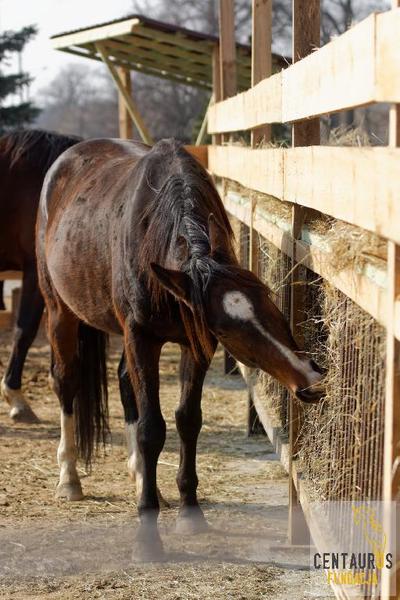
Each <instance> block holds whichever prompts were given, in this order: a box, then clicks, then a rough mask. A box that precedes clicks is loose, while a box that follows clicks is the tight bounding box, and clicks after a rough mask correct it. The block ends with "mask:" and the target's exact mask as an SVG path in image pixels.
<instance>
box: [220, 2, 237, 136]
mask: <svg viewBox="0 0 400 600" xmlns="http://www.w3.org/2000/svg"><path fill="white" fill-rule="evenodd" d="M219 44H220V53H219V60H220V82H221V100H225V99H226V98H229V97H230V96H234V95H235V94H236V92H237V72H236V41H235V10H234V1H233V0H219ZM230 138H231V135H230V134H223V135H222V141H223V142H227V141H229V139H230Z"/></svg>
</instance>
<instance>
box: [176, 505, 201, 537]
mask: <svg viewBox="0 0 400 600" xmlns="http://www.w3.org/2000/svg"><path fill="white" fill-rule="evenodd" d="M208 529H209V526H208V523H207V521H206V518H205V516H204V515H203V512H202V510H201V509H200V508H197V509H195V508H189V509H188V508H186V509H185V510H184V512H183V513H180V514H178V518H177V520H176V524H175V531H176V533H179V534H180V535H197V534H199V533H205V532H206V531H208Z"/></svg>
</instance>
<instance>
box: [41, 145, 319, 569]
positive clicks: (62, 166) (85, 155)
mask: <svg viewBox="0 0 400 600" xmlns="http://www.w3.org/2000/svg"><path fill="white" fill-rule="evenodd" d="M37 256H38V271H39V280H40V286H41V289H42V293H43V296H44V298H45V302H46V307H47V311H48V333H49V339H50V343H51V347H52V356H53V358H52V375H53V378H54V389H55V391H56V393H57V395H58V397H59V400H60V404H61V440H60V445H59V449H58V461H59V466H60V481H59V484H58V488H57V492H56V494H57V496H58V497H63V498H66V499H70V500H73V499H80V498H82V489H81V485H80V481H79V477H78V473H77V470H76V459H77V449H76V443H75V436H74V419H75V421H76V423H75V425H76V442H77V446H78V450H79V451H80V453H81V455H82V456H83V458H84V459H85V460H86V463H90V460H91V456H92V450H93V447H94V445H95V442H96V441H97V442H99V441H101V440H102V439H104V434H106V432H107V409H106V389H105V388H106V378H105V362H104V335H105V333H119V334H122V335H123V336H124V354H123V356H122V359H121V363H120V368H119V376H120V388H121V396H122V401H123V405H124V409H125V421H126V431H127V438H128V452H129V459H128V468H129V470H130V472H131V474H132V475H133V476H134V477H135V479H136V490H137V493H138V494H139V502H138V511H139V516H140V525H139V529H138V532H137V538H136V542H137V544H136V552H137V556H138V557H141V558H148V557H152V558H155V557H160V556H162V555H163V547H162V542H161V538H160V535H159V532H158V528H157V516H158V512H159V501H158V494H157V486H156V468H157V461H158V457H159V454H160V452H161V450H162V448H163V445H164V441H165V432H166V427H165V421H164V419H163V416H162V413H161V409H160V401H159V358H160V352H161V348H162V346H163V344H165V343H166V342H168V341H171V342H176V343H178V344H180V346H181V352H182V355H181V367H180V378H181V399H180V403H179V406H178V408H177V411H176V425H177V429H178V432H179V436H180V439H181V454H180V466H179V471H178V475H177V484H178V488H179V492H180V499H181V506H180V512H179V517H178V523H177V527H178V530H180V531H182V532H193V531H196V530H199V529H202V528H204V527H205V525H206V522H205V519H204V516H203V513H202V511H201V509H200V507H199V505H198V502H197V497H196V489H197V483H198V480H197V475H196V444H197V437H198V435H199V432H200V428H201V420H202V418H201V407H200V402H201V394H202V384H203V380H204V377H205V375H206V372H207V369H208V366H209V364H210V360H211V358H212V356H213V354H214V351H215V348H216V345H217V341H218V340H219V341H220V342H221V343H222V344H223V345H224V346H225V347H226V348H227V350H229V352H230V353H232V354H233V356H235V357H236V358H237V359H238V360H240V361H242V362H243V363H245V364H246V365H248V366H250V367H259V368H261V369H263V370H264V371H267V372H268V373H270V374H271V375H273V376H274V377H276V378H277V379H278V380H279V381H280V382H282V383H283V384H284V385H285V386H287V387H288V388H289V389H290V390H291V391H292V392H293V393H294V394H296V396H298V397H299V398H300V399H301V400H304V401H306V402H315V401H317V400H319V399H320V397H321V394H322V389H321V379H322V375H321V373H320V370H319V369H318V367H317V366H316V365H315V364H314V363H313V362H312V361H311V360H309V359H308V358H307V357H306V356H305V355H304V354H303V353H302V352H300V351H299V349H298V348H297V346H296V344H295V342H294V340H293V338H292V336H291V333H290V330H289V327H288V325H287V323H286V321H285V319H284V317H283V316H282V314H281V313H280V312H279V310H278V309H277V308H276V306H275V304H274V303H273V302H272V300H271V299H270V298H269V293H268V289H267V288H266V286H265V285H264V284H263V283H262V282H261V281H260V280H259V279H257V277H255V276H254V275H253V274H252V273H251V272H249V271H246V270H244V269H242V268H241V267H240V266H239V264H238V262H237V260H236V258H235V255H234V252H233V250H232V231H231V228H230V225H229V221H228V217H227V215H226V212H225V209H224V207H223V204H222V202H221V200H220V198H219V196H218V193H217V191H216V189H215V187H214V185H213V183H212V181H211V179H210V178H209V177H208V175H207V173H206V171H205V170H204V169H203V168H202V167H201V166H200V165H199V164H198V163H197V162H196V160H195V159H194V158H193V157H191V156H190V155H189V154H188V153H187V152H186V151H185V150H184V149H183V148H182V147H181V146H180V145H179V144H178V143H177V142H175V141H173V140H164V141H161V142H159V143H157V144H156V145H155V146H154V147H153V148H149V147H148V146H146V145H144V144H141V143H135V142H123V141H119V140H92V141H89V142H83V143H81V144H78V145H77V146H75V147H73V148H71V149H70V150H67V152H65V153H64V154H63V155H62V156H61V157H60V158H59V159H58V160H57V161H56V163H55V164H54V165H53V167H52V168H51V169H50V171H49V172H48V174H47V176H46V179H45V182H44V186H43V192H42V196H41V202H40V207H39V211H38V230H37ZM102 332H103V333H102ZM104 332H105V333H104Z"/></svg>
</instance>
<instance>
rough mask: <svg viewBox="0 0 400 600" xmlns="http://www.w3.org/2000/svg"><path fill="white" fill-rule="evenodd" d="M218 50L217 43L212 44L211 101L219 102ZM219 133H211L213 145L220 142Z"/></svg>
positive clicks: (219, 71) (219, 73) (219, 69)
mask: <svg viewBox="0 0 400 600" xmlns="http://www.w3.org/2000/svg"><path fill="white" fill-rule="evenodd" d="M219 55H220V50H219V44H216V45H215V46H214V50H213V54H212V82H213V93H212V96H213V102H219V101H220V100H221V67H220V57H219ZM221 139H222V138H221V135H220V134H219V133H217V134H213V136H212V143H213V144H214V145H216V144H220V143H221Z"/></svg>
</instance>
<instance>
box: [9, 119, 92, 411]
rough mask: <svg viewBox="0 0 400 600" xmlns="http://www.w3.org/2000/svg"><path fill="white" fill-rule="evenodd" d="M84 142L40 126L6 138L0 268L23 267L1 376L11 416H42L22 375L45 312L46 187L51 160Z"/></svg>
mask: <svg viewBox="0 0 400 600" xmlns="http://www.w3.org/2000/svg"><path fill="white" fill-rule="evenodd" d="M78 141H80V140H79V138H72V137H67V136H64V135H58V134H55V133H50V132H47V131H41V130H37V129H36V130H35V129H32V130H20V131H15V132H13V133H9V134H7V135H4V136H3V137H1V138H0V182H1V195H0V271H8V270H17V271H22V272H23V282H22V294H21V302H20V306H19V310H18V315H17V322H16V328H15V333H14V342H13V348H12V352H11V356H10V360H9V363H8V366H7V369H6V372H5V375H4V377H3V379H2V381H1V394H2V396H3V398H4V399H5V400H6V401H7V402H8V404H9V405H10V416H11V418H12V419H14V420H15V421H24V422H28V423H30V422H35V421H37V417H36V416H35V414H34V412H33V411H32V410H31V408H30V407H29V405H28V403H27V402H26V400H25V399H24V396H23V394H22V391H21V377H22V370H23V367H24V362H25V358H26V354H27V352H28V350H29V347H30V345H31V344H32V342H33V340H34V338H35V335H36V333H37V329H38V326H39V323H40V319H41V316H42V313H43V298H42V295H41V293H40V290H39V285H38V280H37V271H36V255H35V223H36V214H37V208H38V205H39V198H40V191H41V189H42V185H43V180H44V176H45V174H46V172H47V170H48V168H49V167H50V165H51V164H52V163H53V162H54V161H55V159H56V158H57V157H58V156H59V155H60V154H61V153H62V152H64V150H66V149H67V148H69V147H70V146H72V145H73V144H76V143H77V142H78ZM2 283H3V282H1V284H2ZM2 292H3V285H1V286H0V301H1V302H0V309H1V308H3V309H4V304H3V302H2V299H3V294H2Z"/></svg>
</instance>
